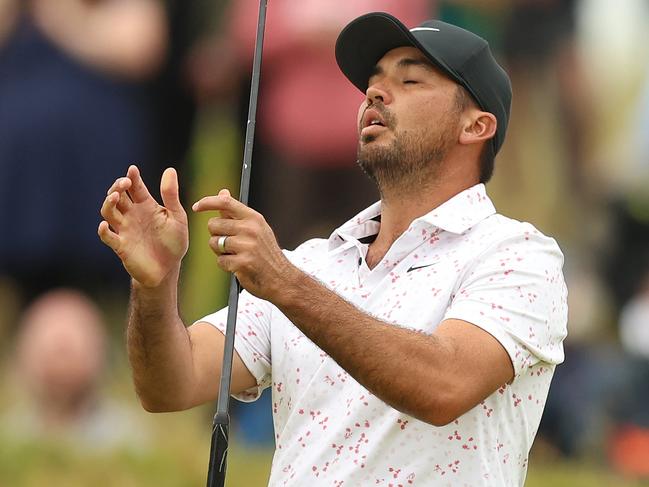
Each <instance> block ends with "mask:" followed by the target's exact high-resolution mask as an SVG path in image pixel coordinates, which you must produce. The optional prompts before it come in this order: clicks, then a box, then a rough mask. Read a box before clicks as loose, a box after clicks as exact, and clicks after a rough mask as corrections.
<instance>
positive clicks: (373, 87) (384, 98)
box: [365, 82, 392, 105]
mask: <svg viewBox="0 0 649 487" xmlns="http://www.w3.org/2000/svg"><path fill="white" fill-rule="evenodd" d="M365 96H366V97H367V103H368V105H371V104H372V103H376V102H381V103H383V104H384V105H388V104H390V103H391V102H392V96H391V94H390V91H389V90H388V89H387V87H386V86H384V84H382V83H379V82H374V83H371V84H370V85H369V86H368V87H367V91H366V92H365Z"/></svg>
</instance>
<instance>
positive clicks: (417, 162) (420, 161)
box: [357, 113, 459, 194]
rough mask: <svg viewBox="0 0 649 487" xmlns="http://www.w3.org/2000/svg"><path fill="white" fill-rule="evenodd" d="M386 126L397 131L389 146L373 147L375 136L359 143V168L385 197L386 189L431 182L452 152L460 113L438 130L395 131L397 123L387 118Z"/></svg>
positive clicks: (450, 118) (403, 187)
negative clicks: (448, 154)
mask: <svg viewBox="0 0 649 487" xmlns="http://www.w3.org/2000/svg"><path fill="white" fill-rule="evenodd" d="M382 114H383V116H384V118H386V122H387V123H386V125H387V126H388V128H390V129H391V130H393V131H394V139H393V141H392V142H391V143H390V144H389V145H380V144H371V142H373V141H374V140H375V138H376V137H374V136H366V137H363V138H362V139H361V141H360V142H359V144H358V153H357V155H358V160H357V162H358V165H359V166H360V167H361V169H362V170H363V172H365V174H367V175H368V176H369V177H370V179H372V180H373V181H374V182H375V183H376V185H377V186H378V188H379V191H380V192H381V194H384V190H385V189H386V188H390V189H406V190H412V189H413V188H417V187H421V186H422V184H426V183H432V182H434V181H435V179H436V178H437V176H438V174H439V169H440V167H441V162H442V161H443V160H444V158H445V157H446V154H447V153H448V151H449V150H450V148H451V146H452V143H453V140H454V136H455V135H456V134H455V130H456V127H457V121H458V118H459V114H458V113H455V114H452V115H453V116H449V118H448V121H447V123H444V125H443V126H442V127H440V129H439V130H427V131H426V130H413V131H402V132H401V131H398V130H395V127H396V121H395V120H394V117H392V116H386V115H387V114H385V113H382Z"/></svg>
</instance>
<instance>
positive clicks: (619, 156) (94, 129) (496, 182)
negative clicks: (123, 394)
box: [0, 0, 649, 478]
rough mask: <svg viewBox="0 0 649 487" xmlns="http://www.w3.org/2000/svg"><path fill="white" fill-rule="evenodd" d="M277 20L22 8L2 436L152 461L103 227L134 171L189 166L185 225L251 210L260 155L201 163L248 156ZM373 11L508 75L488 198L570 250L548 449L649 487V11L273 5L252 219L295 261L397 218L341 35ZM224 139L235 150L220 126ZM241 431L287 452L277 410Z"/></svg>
mask: <svg viewBox="0 0 649 487" xmlns="http://www.w3.org/2000/svg"><path fill="white" fill-rule="evenodd" d="M258 6H259V3H258V0H237V1H231V2H214V1H209V0H200V1H199V0H184V1H182V0H166V1H160V0H56V1H55V0H0V228H2V229H3V231H2V233H1V235H0V310H1V311H2V312H1V313H0V353H2V356H1V357H2V358H3V359H4V363H3V365H4V375H5V376H6V377H7V380H5V381H4V383H5V385H4V386H3V388H4V389H7V390H8V392H7V395H6V397H8V398H10V399H8V400H3V401H2V402H1V404H0V406H1V407H2V408H3V409H2V411H0V431H2V432H4V434H7V435H13V436H12V437H14V438H22V439H23V440H25V439H27V438H35V437H36V438H37V437H39V435H44V436H47V435H57V437H59V436H61V437H66V439H67V440H68V441H72V442H79V443H80V444H83V445H94V446H97V445H103V446H104V447H105V446H107V445H112V444H115V443H116V442H118V441H123V442H131V441H134V442H135V441H136V442H138V444H143V442H142V435H140V436H138V435H135V433H134V431H135V430H136V429H137V427H135V426H134V425H133V417H132V415H130V414H129V409H130V408H134V407H136V401H135V399H134V398H133V399H132V400H131V401H130V402H129V401H122V402H121V403H118V402H116V401H115V400H114V399H113V398H111V397H110V395H109V394H107V392H106V390H105V387H104V385H105V383H106V382H107V380H108V379H107V377H109V376H110V373H111V366H110V365H111V360H112V359H111V357H113V358H114V357H119V356H120V354H121V353H122V352H121V350H122V348H123V346H122V343H121V342H122V340H121V336H122V333H123V324H124V315H125V309H126V302H127V301H126V300H127V295H128V285H129V283H128V279H127V275H126V273H125V272H124V271H123V269H121V267H120V265H119V262H118V260H117V259H116V258H115V257H114V256H113V255H112V253H111V251H110V250H108V249H107V248H105V247H104V246H103V245H102V244H101V243H100V242H99V239H98V238H97V236H96V228H97V225H98V223H99V220H100V217H99V213H98V211H99V208H100V205H101V202H102V201H103V199H104V195H105V193H106V190H107V188H108V187H109V186H110V184H111V183H112V181H113V180H114V179H115V178H116V177H118V176H120V175H122V174H124V173H125V170H126V168H127V167H128V165H129V164H131V163H137V164H138V165H139V167H140V168H141V170H142V173H143V175H144V178H145V181H147V182H148V183H149V185H150V187H151V189H152V190H154V191H155V189H156V184H157V181H159V179H160V175H161V173H162V170H163V169H164V168H165V167H167V166H174V167H176V168H177V169H178V170H179V173H180V177H181V186H182V187H183V190H184V191H185V195H184V196H185V203H186V204H187V205H188V204H190V203H191V201H190V199H191V197H193V196H195V195H197V192H200V191H202V188H205V187H206V186H207V187H208V188H213V189H212V191H213V192H216V191H218V189H219V188H218V187H217V186H216V182H214V183H213V184H212V183H211V182H210V181H207V182H206V181H205V178H206V177H209V174H214V173H217V174H218V173H224V174H226V173H227V174H234V175H235V176H234V177H230V181H229V185H230V187H231V189H233V190H234V191H235V192H236V188H237V187H238V178H237V177H236V174H237V173H238V171H239V169H238V167H239V166H238V164H239V161H240V153H241V152H242V150H235V151H234V156H232V157H231V156H230V154H229V153H228V151H226V150H223V151H219V150H217V151H212V152H210V153H209V156H206V154H205V153H204V152H203V150H202V149H201V148H204V147H206V146H209V143H205V140H208V139H211V138H214V137H218V138H220V140H221V139H223V138H224V137H225V138H227V139H228V140H229V141H230V142H229V143H230V144H234V145H235V147H239V148H241V147H242V145H241V142H242V140H243V136H244V133H245V122H246V117H247V105H248V95H249V92H248V90H249V84H250V66H251V64H252V50H253V46H254V36H255V30H256V20H257V11H258ZM374 10H383V11H387V12H390V13H393V14H394V15H396V16H397V17H399V18H401V19H402V20H404V22H405V23H406V24H412V25H414V24H418V23H419V22H420V21H421V20H423V19H424V18H431V17H437V18H440V19H442V20H446V21H449V22H452V23H456V24H458V25H461V26H463V27H466V28H468V29H470V30H473V31H474V32H476V33H478V34H480V35H482V36H483V37H485V38H486V39H488V40H489V42H490V44H491V46H492V49H493V50H494V51H495V53H496V57H497V58H498V59H499V60H500V61H501V62H502V64H503V65H505V66H506V67H507V70H508V72H509V73H510V76H511V79H512V83H513V89H514V101H513V105H512V115H511V118H510V124H509V127H510V128H509V131H508V135H507V140H506V142H505V145H504V146H503V150H502V151H501V153H500V155H499V156H498V159H497V161H496V170H495V175H494V179H493V181H492V182H491V183H490V184H489V185H488V188H487V189H488V191H489V193H490V194H491V196H492V198H493V199H494V201H495V203H496V206H497V208H498V209H499V211H500V212H501V213H504V214H506V215H509V216H512V217H515V218H518V219H522V220H527V221H530V222H532V223H533V224H535V225H536V226H537V227H539V228H540V229H541V230H542V231H544V232H546V233H548V234H550V235H553V236H555V238H556V239H557V240H558V242H559V244H560V245H561V247H562V249H563V251H564V254H565V256H566V261H565V273H566V278H567V282H568V289H569V308H570V316H569V325H568V330H569V336H568V339H567V341H566V343H565V346H566V361H565V363H564V364H563V365H561V366H560V367H558V368H557V371H556V374H555V378H554V381H553V385H552V388H551V390H550V396H549V398H548V402H547V405H546V411H545V415H544V418H543V421H542V424H541V429H540V432H539V441H537V447H538V449H539V451H540V450H543V451H544V452H545V453H546V454H549V455H553V456H556V457H567V458H577V459H580V458H590V459H592V458H596V459H598V460H600V459H601V460H604V461H606V462H607V464H608V465H610V467H611V468H612V469H615V470H617V471H619V472H622V473H624V474H628V475H630V476H639V477H645V478H649V466H648V465H649V464H648V463H647V462H646V459H647V458H649V190H647V187H648V183H649V42H647V41H649V37H648V34H647V33H648V32H649V5H648V4H647V3H646V2H645V1H644V0H620V1H618V2H608V1H605V0H489V1H484V0H447V1H442V0H440V1H434V0H409V1H407V2H404V1H400V0H354V1H353V2H350V1H345V2H343V1H341V2H337V1H336V0H334V1H332V0H302V1H299V2H296V1H292V0H291V1H289V0H274V1H272V2H270V4H269V10H268V19H267V33H266V46H265V51H264V59H263V68H262V82H261V90H260V104H259V111H258V124H257V135H256V140H255V146H254V157H253V166H252V167H253V172H252V183H251V197H250V204H251V206H253V207H254V208H256V209H257V210H259V211H261V212H262V213H263V214H264V215H265V216H266V218H267V220H268V221H269V223H270V224H271V226H272V227H273V229H274V230H275V232H276V235H277V237H278V240H279V242H280V244H281V245H282V246H284V247H286V248H293V247H294V246H296V245H297V244H298V243H300V242H301V241H303V240H305V239H306V238H310V237H314V236H324V237H326V236H328V235H329V233H330V232H331V231H332V230H333V229H334V228H335V227H336V226H338V225H339V224H341V223H343V222H344V221H345V220H346V219H347V218H349V217H350V216H352V215H354V214H356V213H357V212H358V211H360V210H361V209H362V208H364V207H365V206H367V205H369V204H370V203H372V202H373V201H375V200H376V199H377V198H378V194H377V193H376V190H375V189H374V188H373V186H372V184H371V182H370V181H369V179H367V178H366V177H365V176H364V175H363V174H362V172H361V171H360V170H359V169H358V168H357V167H356V163H355V160H356V157H355V153H356V141H355V139H356V129H355V123H356V122H355V120H356V118H355V117H356V110H357V107H358V104H359V103H360V101H361V99H362V95H361V94H360V93H358V92H357V91H356V89H355V88H354V87H352V86H351V85H350V84H349V83H348V82H347V81H346V79H345V78H344V77H343V75H342V74H341V73H340V72H339V71H338V68H337V66H336V64H335V60H334V55H333V46H334V42H335V39H336V36H337V34H338V32H339V31H340V29H341V27H342V26H344V25H345V24H346V23H347V22H348V21H349V20H351V19H352V18H354V17H356V16H358V15H360V14H361V13H363V12H368V11H374ZM215 118H216V119H218V120H219V123H218V124H216V126H218V127H221V128H223V127H227V130H225V129H224V130H222V133H220V134H215V133H213V132H211V131H210V130H208V129H206V127H210V128H211V127H213V126H215V125H214V124H213V123H212V121H213V120H214V119H215ZM205 157H209V159H210V160H209V162H208V165H210V166H211V172H209V171H208V172H207V173H206V172H205V171H204V170H203V168H204V166H205V164H204V163H201V162H200V161H201V160H202V159H205ZM232 168H235V169H234V171H233V170H232ZM218 179H219V181H222V180H223V179H222V177H219V178H218ZM197 188H201V189H200V190H199V189H197ZM192 229H193V231H194V232H193V238H192V248H194V247H196V246H205V247H206V245H205V242H206V238H207V234H206V233H205V232H204V231H203V233H201V230H202V229H201V228H199V226H197V225H195V226H194V227H193V228H192ZM203 237H205V238H203ZM190 252H191V250H190ZM209 259H210V258H209V257H207V258H204V259H203V260H204V261H203V262H202V263H201V265H200V266H199V267H201V266H211V265H212V261H211V260H209ZM195 267H196V266H186V268H185V270H184V272H185V274H186V275H187V279H188V280H190V279H191V273H192V269H193V268H195ZM218 279H223V276H219V277H218ZM200 286H201V288H203V289H211V288H213V289H215V290H221V289H223V286H219V285H218V284H216V283H213V282H211V280H209V282H205V280H203V282H201V283H200ZM205 296H206V298H205V299H204V302H203V303H201V304H200V306H202V309H196V302H195V300H194V301H191V300H188V301H187V302H186V303H185V309H184V310H183V312H184V313H185V315H186V316H190V317H192V316H193V317H198V316H200V315H201V314H203V313H205V312H208V311H209V310H211V309H213V308H215V307H217V306H220V305H222V303H223V302H224V296H222V295H221V293H220V291H219V292H217V291H214V292H213V293H211V294H210V293H209V292H208V293H207V294H205ZM114 360H118V359H114ZM215 380H217V378H215ZM9 390H10V391H9ZM268 400H269V399H268V397H266V402H268ZM234 413H235V416H234V420H235V422H236V424H237V425H238V426H239V428H240V434H241V435H242V438H244V441H248V442H249V443H250V444H251V445H267V444H268V442H270V443H271V444H272V441H273V436H272V424H271V415H270V407H269V405H268V404H264V401H263V400H262V401H261V403H259V404H257V405H253V406H249V405H246V406H238V407H237V408H236V409H235V411H234ZM206 425H207V422H206ZM136 436H138V438H136ZM144 443H145V442H144Z"/></svg>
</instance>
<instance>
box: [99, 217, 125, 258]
mask: <svg viewBox="0 0 649 487" xmlns="http://www.w3.org/2000/svg"><path fill="white" fill-rule="evenodd" d="M97 235H99V238H100V239H101V241H102V242H104V243H105V244H106V245H108V246H109V247H110V248H111V249H113V250H114V251H115V252H117V251H118V249H119V246H120V239H119V235H117V234H116V233H115V232H113V231H112V230H111V229H110V225H108V222H107V221H102V222H101V223H100V224H99V228H98V229H97Z"/></svg>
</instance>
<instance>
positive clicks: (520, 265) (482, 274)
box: [444, 226, 568, 377]
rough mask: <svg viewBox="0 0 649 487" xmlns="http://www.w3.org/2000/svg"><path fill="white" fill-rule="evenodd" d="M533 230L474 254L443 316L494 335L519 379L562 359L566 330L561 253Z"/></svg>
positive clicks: (555, 246) (547, 239)
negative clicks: (529, 370)
mask: <svg viewBox="0 0 649 487" xmlns="http://www.w3.org/2000/svg"><path fill="white" fill-rule="evenodd" d="M529 228H530V231H522V232H520V234H518V235H515V236H511V237H509V238H506V239H503V240H501V241H499V242H498V243H496V244H494V245H492V246H491V247H490V248H489V249H487V250H486V251H485V252H483V253H482V254H480V255H479V256H477V257H476V259H475V260H474V261H473V265H472V266H471V267H470V268H469V269H468V270H467V271H466V273H465V277H464V278H463V279H461V280H460V284H459V287H458V289H457V291H456V292H455V293H454V295H453V296H452V298H451V304H450V306H449V308H448V310H447V312H446V314H445V316H444V319H451V318H453V319H460V320H464V321H467V322H469V323H472V324H474V325H476V326H479V327H480V328H482V329H484V330H485V331H486V332H488V333H489V334H491V335H492V336H493V337H495V338H496V339H497V340H498V341H499V342H500V343H501V344H502V346H503V347H504V348H505V350H506V351H507V353H508V354H509V356H510V358H511V361H512V364H513V366H514V373H515V376H516V377H518V376H519V375H521V374H522V373H524V372H525V371H526V370H527V369H528V368H529V367H532V366H534V365H536V364H537V363H539V362H545V363H548V364H559V363H561V362H562V361H563V358H564V353H563V339H564V338H565V337H566V334H567V328H566V326H567V313H568V308H567V290H566V285H565V281H564V278H563V272H562V266H563V254H562V253H561V250H560V249H559V247H558V245H557V244H556V242H555V241H554V240H553V239H551V238H548V237H546V236H544V235H542V234H541V233H540V232H538V231H536V230H535V229H533V227H531V226H530V227H529Z"/></svg>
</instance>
